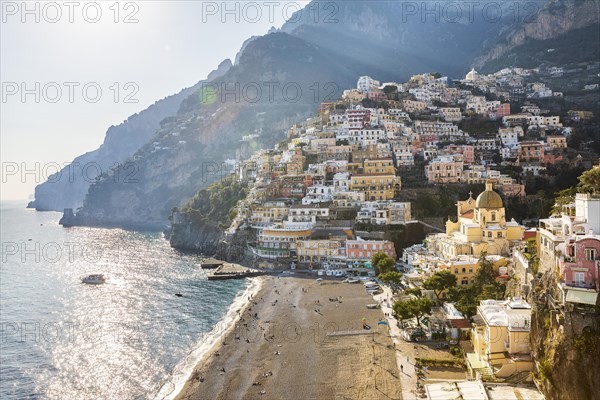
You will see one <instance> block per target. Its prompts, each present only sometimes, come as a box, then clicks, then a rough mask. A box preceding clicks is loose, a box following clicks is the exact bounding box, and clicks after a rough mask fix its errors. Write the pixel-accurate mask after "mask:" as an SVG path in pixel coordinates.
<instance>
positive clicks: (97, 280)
mask: <svg viewBox="0 0 600 400" xmlns="http://www.w3.org/2000/svg"><path fill="white" fill-rule="evenodd" d="M104 282H106V278H105V277H104V275H102V274H92V275H88V276H86V277H84V278H81V283H87V284H89V285H101V284H103V283H104Z"/></svg>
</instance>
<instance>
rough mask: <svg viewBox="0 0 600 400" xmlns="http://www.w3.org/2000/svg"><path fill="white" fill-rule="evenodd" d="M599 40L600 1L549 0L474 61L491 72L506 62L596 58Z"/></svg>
mask: <svg viewBox="0 0 600 400" xmlns="http://www.w3.org/2000/svg"><path fill="white" fill-rule="evenodd" d="M599 44H600V3H598V2H597V1H595V0H577V1H565V0H552V1H550V2H548V3H547V4H546V5H545V6H544V7H543V8H542V9H541V10H540V11H539V12H537V13H535V14H533V15H532V16H531V18H528V19H527V20H526V21H525V22H524V23H523V24H519V25H515V26H513V27H512V28H511V29H508V30H507V31H505V32H504V33H503V35H502V36H501V37H500V38H499V39H498V41H497V43H496V44H495V45H494V46H492V47H491V48H489V49H488V50H487V51H486V52H485V53H483V54H482V55H481V56H479V57H477V58H476V59H475V61H474V63H473V65H474V67H475V68H477V69H479V70H481V72H485V73H490V72H493V71H497V70H499V69H502V68H505V67H509V66H520V67H524V68H532V67H537V66H538V65H540V64H543V63H550V64H556V65H564V64H566V63H576V62H583V61H598V60H599V56H600V51H599Z"/></svg>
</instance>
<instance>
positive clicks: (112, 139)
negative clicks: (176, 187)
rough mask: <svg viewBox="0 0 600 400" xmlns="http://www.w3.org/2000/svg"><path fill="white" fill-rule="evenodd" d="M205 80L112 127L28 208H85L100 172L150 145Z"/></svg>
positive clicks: (227, 63) (223, 67) (212, 75)
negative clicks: (158, 132)
mask: <svg viewBox="0 0 600 400" xmlns="http://www.w3.org/2000/svg"><path fill="white" fill-rule="evenodd" d="M230 67H231V61H230V60H225V61H223V62H222V63H221V64H220V65H219V67H218V68H217V69H216V70H214V71H212V72H211V73H210V74H209V76H208V78H207V80H208V81H211V80H213V79H216V78H218V77H220V76H222V75H223V74H225V73H226V72H227V71H228V70H229V68H230ZM203 82H204V81H201V82H199V83H197V84H196V85H194V86H192V87H189V88H185V89H183V90H181V91H180V92H179V93H177V94H174V95H171V96H168V97H165V98H164V99H161V100H158V101H156V102H155V103H154V104H152V105H151V106H150V107H148V108H147V109H145V110H143V111H140V112H139V113H137V114H134V115H131V116H130V117H129V118H127V120H126V121H123V123H121V124H119V125H117V126H111V127H110V128H108V130H107V132H106V136H105V138H104V142H103V143H102V145H101V146H100V147H99V148H98V149H96V150H93V151H90V152H88V153H85V154H82V155H81V156H79V157H77V158H75V159H74V160H73V161H72V162H71V164H70V165H68V166H66V167H65V168H63V169H62V170H61V171H60V172H58V173H56V174H54V175H52V176H50V177H49V178H48V180H47V181H46V182H44V183H42V184H40V185H38V186H36V188H35V200H33V201H32V202H30V203H29V205H28V207H29V208H35V209H36V210H38V211H63V209H65V208H72V209H74V210H76V209H78V208H79V207H81V206H82V205H83V200H84V198H85V195H86V193H87V191H88V189H89V187H90V185H91V184H92V182H94V180H95V179H96V178H97V177H98V174H99V173H100V172H101V171H104V172H107V171H108V170H110V169H111V168H113V167H114V166H115V165H117V164H119V163H121V162H123V161H124V160H126V159H127V158H128V157H130V156H131V155H133V154H134V153H135V152H136V151H137V150H138V149H140V148H141V147H142V146H143V145H144V144H146V143H147V142H148V140H150V138H152V136H153V135H154V133H155V132H156V130H157V129H158V128H159V127H160V122H161V121H162V120H163V119H165V118H167V117H170V116H173V115H175V114H176V113H177V110H178V109H179V106H180V104H181V102H182V101H183V100H184V99H185V98H186V97H188V96H189V95H190V94H192V93H193V92H194V91H196V90H198V88H199V87H200V85H201V84H202V83H203Z"/></svg>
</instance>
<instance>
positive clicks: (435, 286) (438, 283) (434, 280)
mask: <svg viewBox="0 0 600 400" xmlns="http://www.w3.org/2000/svg"><path fill="white" fill-rule="evenodd" d="M455 286H456V275H454V274H453V273H452V272H450V271H448V270H443V271H438V272H436V273H435V274H433V275H431V276H430V277H429V278H428V279H427V280H426V281H425V282H423V287H424V288H425V289H429V290H433V293H434V294H435V297H436V298H437V301H438V302H439V301H440V295H441V294H442V293H443V292H444V291H446V290H448V289H450V288H453V287H455Z"/></svg>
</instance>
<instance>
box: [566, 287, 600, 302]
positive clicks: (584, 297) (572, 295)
mask: <svg viewBox="0 0 600 400" xmlns="http://www.w3.org/2000/svg"><path fill="white" fill-rule="evenodd" d="M566 300H567V303H580V304H590V305H593V306H595V305H596V304H597V301H598V292H592V291H587V290H586V291H583V290H576V289H568V291H567V299H566Z"/></svg>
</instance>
